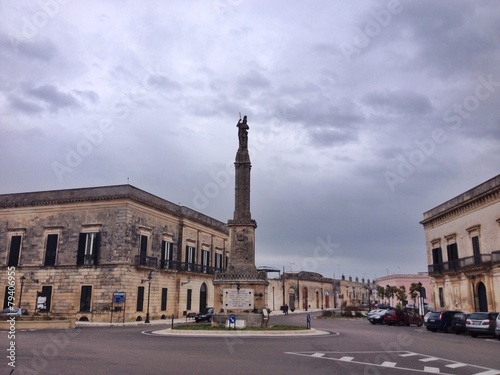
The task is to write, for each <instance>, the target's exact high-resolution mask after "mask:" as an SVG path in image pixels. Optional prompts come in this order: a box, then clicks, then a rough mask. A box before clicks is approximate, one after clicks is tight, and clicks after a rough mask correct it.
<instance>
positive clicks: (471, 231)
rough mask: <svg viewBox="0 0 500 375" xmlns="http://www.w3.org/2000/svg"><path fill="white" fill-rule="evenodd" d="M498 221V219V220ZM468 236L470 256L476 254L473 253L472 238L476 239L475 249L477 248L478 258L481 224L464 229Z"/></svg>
mask: <svg viewBox="0 0 500 375" xmlns="http://www.w3.org/2000/svg"><path fill="white" fill-rule="evenodd" d="M499 220H500V219H499ZM466 231H467V233H468V235H469V240H470V242H469V244H470V246H471V252H470V253H471V254H472V255H473V256H475V255H476V254H475V253H474V237H477V247H478V254H477V255H478V257H480V255H479V254H481V224H477V225H473V226H471V227H469V228H467V229H466Z"/></svg>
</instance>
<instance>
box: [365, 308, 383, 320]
mask: <svg viewBox="0 0 500 375" xmlns="http://www.w3.org/2000/svg"><path fill="white" fill-rule="evenodd" d="M381 311H382V309H375V310H370V311H368V312H367V313H366V317H367V318H368V319H370V316H372V315H375V314H378V313H379V312H381Z"/></svg>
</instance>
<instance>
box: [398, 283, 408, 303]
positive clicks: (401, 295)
mask: <svg viewBox="0 0 500 375" xmlns="http://www.w3.org/2000/svg"><path fill="white" fill-rule="evenodd" d="M395 289H396V290H395V293H396V297H397V298H398V300H400V301H401V305H402V304H403V303H404V301H406V298H407V295H406V288H405V286H404V285H401V286H400V287H399V288H397V287H396V288H395Z"/></svg>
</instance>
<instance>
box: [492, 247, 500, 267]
mask: <svg viewBox="0 0 500 375" xmlns="http://www.w3.org/2000/svg"><path fill="white" fill-rule="evenodd" d="M491 262H492V263H493V264H498V263H500V250H497V251H492V252H491Z"/></svg>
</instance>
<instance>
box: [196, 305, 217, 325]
mask: <svg viewBox="0 0 500 375" xmlns="http://www.w3.org/2000/svg"><path fill="white" fill-rule="evenodd" d="M213 314H214V309H213V307H209V308H208V309H207V311H205V312H204V313H199V314H196V316H195V317H194V320H195V321H196V323H199V322H211V321H212V315H213Z"/></svg>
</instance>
